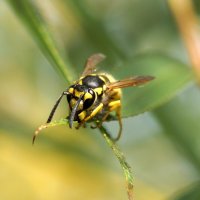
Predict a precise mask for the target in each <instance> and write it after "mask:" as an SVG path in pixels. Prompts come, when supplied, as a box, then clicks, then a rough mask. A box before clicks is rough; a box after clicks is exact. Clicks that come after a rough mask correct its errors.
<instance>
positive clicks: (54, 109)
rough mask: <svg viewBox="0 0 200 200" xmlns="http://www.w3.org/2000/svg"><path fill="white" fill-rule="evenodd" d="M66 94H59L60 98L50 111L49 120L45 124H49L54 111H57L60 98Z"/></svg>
mask: <svg viewBox="0 0 200 200" xmlns="http://www.w3.org/2000/svg"><path fill="white" fill-rule="evenodd" d="M66 94H67V92H63V93H62V94H61V96H60V97H59V98H58V100H57V101H56V103H55V105H54V106H53V109H52V110H51V113H50V115H49V118H48V119H47V122H46V123H50V122H51V120H52V118H53V116H54V113H55V111H56V109H57V107H58V105H59V103H60V101H61V99H62V97H63V96H64V95H66Z"/></svg>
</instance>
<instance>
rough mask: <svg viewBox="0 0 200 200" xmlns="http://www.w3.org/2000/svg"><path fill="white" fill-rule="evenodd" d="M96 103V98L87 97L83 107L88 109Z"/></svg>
mask: <svg viewBox="0 0 200 200" xmlns="http://www.w3.org/2000/svg"><path fill="white" fill-rule="evenodd" d="M93 103H94V98H92V99H86V100H85V101H84V103H83V109H84V110H86V109H88V108H89V107H90V106H92V104H93Z"/></svg>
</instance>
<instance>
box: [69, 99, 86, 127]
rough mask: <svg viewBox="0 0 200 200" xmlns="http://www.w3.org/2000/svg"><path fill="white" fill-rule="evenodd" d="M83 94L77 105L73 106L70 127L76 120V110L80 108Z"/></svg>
mask: <svg viewBox="0 0 200 200" xmlns="http://www.w3.org/2000/svg"><path fill="white" fill-rule="evenodd" d="M82 96H83V95H82ZM82 96H80V97H79V99H78V101H77V102H76V105H75V106H74V107H73V109H72V112H71V114H70V116H69V127H70V128H72V123H73V121H74V117H75V114H76V110H77V108H78V106H79V104H80V102H81V98H82Z"/></svg>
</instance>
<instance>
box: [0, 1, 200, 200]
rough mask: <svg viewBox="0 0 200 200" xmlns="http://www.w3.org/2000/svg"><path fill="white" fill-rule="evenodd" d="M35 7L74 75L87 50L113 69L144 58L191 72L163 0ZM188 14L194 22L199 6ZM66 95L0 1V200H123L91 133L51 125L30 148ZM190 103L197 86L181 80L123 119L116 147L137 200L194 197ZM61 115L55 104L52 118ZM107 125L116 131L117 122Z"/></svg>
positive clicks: (118, 179) (116, 171)
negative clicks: (165, 95) (166, 60)
mask: <svg viewBox="0 0 200 200" xmlns="http://www.w3.org/2000/svg"><path fill="white" fill-rule="evenodd" d="M34 2H35V3H36V5H37V8H38V9H39V11H40V13H41V14H42V16H43V18H44V19H45V20H46V22H47V25H48V29H49V31H50V33H51V34H52V36H53V38H54V40H55V42H56V44H57V45H58V46H59V48H60V49H61V51H62V53H63V55H64V57H66V58H68V59H69V60H70V63H71V64H72V65H73V66H74V68H75V70H76V71H77V77H78V75H79V74H80V73H81V69H82V68H83V64H84V62H85V60H86V58H87V57H88V56H89V55H91V54H92V53H94V52H103V53H104V54H106V55H107V57H108V59H107V64H108V65H115V66H119V67H123V63H124V62H125V60H127V59H129V58H131V57H133V56H134V55H136V54H140V53H149V54H151V53H152V52H153V53H154V54H155V55H156V54H160V53H162V54H164V55H167V56H171V57H172V58H173V59H177V60H179V61H180V62H182V63H184V64H185V65H187V66H188V68H191V67H190V66H191V64H190V60H189V57H188V55H187V50H186V49H185V46H184V44H183V42H182V39H181V37H180V33H179V30H178V28H177V26H176V23H175V20H174V18H173V16H172V14H171V12H170V9H169V6H168V4H167V2H166V1H160V0H149V1H141V0H140V1H139V0H134V1H123V0H116V1H109V2H108V1H104V0H101V1H100V0H95V1H91V0H85V1H73V0H71V1H69V0H68V1H67V0H66V1H61V0H51V1H48V0H43V1H39V0H38V1H34ZM194 6H195V9H196V14H197V16H198V14H199V12H200V4H199V1H198V0H196V1H194ZM105 30H106V31H105ZM102 35H103V37H101V36H102ZM110 39H112V40H110ZM161 64H162V63H161ZM152 73H153V72H152ZM113 75H114V74H113ZM148 75H151V74H148ZM167 81H169V83H170V80H167ZM67 87H68V85H67V84H66V82H65V80H64V79H63V78H62V77H61V76H60V75H59V74H58V73H56V71H55V70H54V69H53V68H52V66H51V64H50V63H49V62H48V60H47V59H46V58H45V56H44V55H43V54H42V52H41V50H40V49H39V47H38V45H37V43H36V42H35V40H34V37H33V35H32V34H30V32H29V31H28V30H27V28H26V26H24V24H23V23H22V21H21V20H20V19H19V18H18V17H17V16H16V14H15V12H14V10H13V9H12V8H11V6H10V4H9V3H8V2H7V1H0V199H2V200H12V199H20V200H22V199H30V200H40V199H41V200H54V199H60V200H63V199H71V200H79V199H87V200H90V199H91V200H94V199H95V200H111V199H115V200H120V199H126V198H127V194H126V188H125V179H124V176H123V173H122V170H121V168H120V165H119V163H118V161H117V160H116V158H115V157H114V156H113V154H112V152H111V150H110V149H109V147H108V146H107V145H106V143H105V141H104V140H103V138H102V136H101V135H100V133H99V132H98V130H92V131H91V130H90V129H81V130H79V131H77V130H74V129H69V128H68V127H54V128H50V129H47V130H45V131H43V132H42V134H41V135H40V136H39V137H38V138H37V140H36V144H35V145H34V146H32V145H31V142H32V135H33V133H34V131H35V129H36V128H37V127H38V126H39V125H40V124H42V123H44V122H45V121H46V119H47V117H48V115H49V112H50V110H51V108H52V106H53V104H54V103H55V100H56V98H57V97H58V96H59V95H60V93H61V92H62V91H63V90H64V89H65V88H67ZM164 90H165V88H163V91H164ZM129 91H130V90H129ZM155 92H156V91H155ZM126 98H128V97H127V96H126ZM199 105H200V91H199V88H198V87H197V86H196V83H195V81H189V82H188V83H187V84H185V85H184V87H181V88H180V90H178V91H177V92H176V94H174V95H173V98H172V97H171V98H169V99H167V100H166V101H165V103H164V102H163V103H162V104H160V105H159V106H157V108H156V109H154V110H153V111H152V112H146V113H144V114H141V115H138V116H135V117H130V118H126V119H124V120H123V124H124V131H123V132H124V134H123V136H122V138H121V140H120V141H119V142H118V144H119V146H120V148H121V150H122V151H123V152H124V155H125V156H126V159H127V161H128V162H129V164H130V166H131V167H132V171H133V174H134V185H135V187H134V193H135V197H136V199H137V200H147V199H148V200H168V199H169V200H186V199H187V200H196V199H200V192H199V191H200V190H199V188H200V183H199V179H200V131H199V130H200V123H199V120H200V106H199ZM133 106H134V105H133ZM67 113H68V111H67V105H66V102H65V101H63V102H62V104H61V106H60V108H59V109H58V112H57V113H56V116H55V118H57V119H59V118H61V117H63V116H66V115H67ZM106 126H107V127H108V129H109V130H111V131H112V133H115V132H116V131H117V129H118V125H117V123H116V122H109V123H107V124H106Z"/></svg>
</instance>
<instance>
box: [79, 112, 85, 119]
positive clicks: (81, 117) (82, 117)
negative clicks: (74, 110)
mask: <svg viewBox="0 0 200 200" xmlns="http://www.w3.org/2000/svg"><path fill="white" fill-rule="evenodd" d="M78 117H79V119H80V120H81V121H82V120H83V119H85V117H86V111H82V112H81V113H79V114H78Z"/></svg>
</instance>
